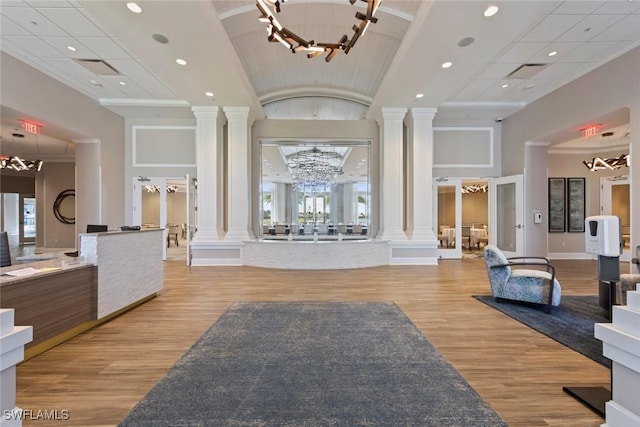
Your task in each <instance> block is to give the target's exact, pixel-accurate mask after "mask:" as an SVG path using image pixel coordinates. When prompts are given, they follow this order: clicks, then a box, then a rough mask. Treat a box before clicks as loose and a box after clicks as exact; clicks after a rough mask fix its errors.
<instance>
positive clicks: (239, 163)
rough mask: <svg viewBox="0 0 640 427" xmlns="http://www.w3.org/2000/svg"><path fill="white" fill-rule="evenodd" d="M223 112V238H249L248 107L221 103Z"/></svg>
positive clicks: (239, 239) (236, 239)
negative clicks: (225, 157)
mask: <svg viewBox="0 0 640 427" xmlns="http://www.w3.org/2000/svg"><path fill="white" fill-rule="evenodd" d="M223 110H224V113H225V115H226V116H227V131H228V155H229V159H228V162H227V168H228V171H229V175H228V182H229V198H228V203H229V209H228V214H229V217H228V218H229V231H228V232H227V235H226V236H225V240H227V241H235V242H241V241H244V240H249V239H251V237H250V236H249V228H250V227H249V225H250V224H249V217H250V215H249V198H250V196H251V195H250V193H249V174H250V171H251V167H250V163H249V125H248V123H247V120H248V118H249V107H224V108H223Z"/></svg>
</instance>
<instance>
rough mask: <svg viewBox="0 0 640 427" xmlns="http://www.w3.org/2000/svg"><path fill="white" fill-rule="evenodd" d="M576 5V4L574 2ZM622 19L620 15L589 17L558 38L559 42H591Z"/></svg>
mask: <svg viewBox="0 0 640 427" xmlns="http://www.w3.org/2000/svg"><path fill="white" fill-rule="evenodd" d="M576 3H578V2H576ZM622 18H623V16H621V15H591V16H587V17H586V18H585V19H583V20H582V21H580V23H578V24H577V25H576V26H574V27H573V28H571V29H570V30H569V31H567V32H566V33H564V34H563V35H562V36H560V37H558V41H561V42H580V41H587V40H591V39H593V38H594V37H596V36H597V35H598V34H600V33H602V32H603V31H604V30H606V29H608V28H610V27H611V26H612V25H614V24H616V23H617V22H618V21H620V20H621V19H622Z"/></svg>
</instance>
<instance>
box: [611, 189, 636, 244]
mask: <svg viewBox="0 0 640 427" xmlns="http://www.w3.org/2000/svg"><path fill="white" fill-rule="evenodd" d="M630 202H631V200H630V198H629V184H614V185H612V186H611V215H615V216H617V217H619V218H620V231H621V233H622V243H623V245H624V247H623V249H626V250H629V245H630V244H631V218H630V217H631V205H630Z"/></svg>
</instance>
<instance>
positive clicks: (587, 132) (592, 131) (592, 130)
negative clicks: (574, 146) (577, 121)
mask: <svg viewBox="0 0 640 427" xmlns="http://www.w3.org/2000/svg"><path fill="white" fill-rule="evenodd" d="M597 134H598V126H589V127H588V128H584V129H582V136H583V137H585V138H588V137H590V136H595V135H597Z"/></svg>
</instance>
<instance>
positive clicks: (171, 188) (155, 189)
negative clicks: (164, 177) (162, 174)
mask: <svg viewBox="0 0 640 427" xmlns="http://www.w3.org/2000/svg"><path fill="white" fill-rule="evenodd" d="M144 188H145V190H147V193H159V192H160V186H159V185H156V184H151V185H145V186H144ZM176 191H178V186H177V185H167V193H175V192H176Z"/></svg>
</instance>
